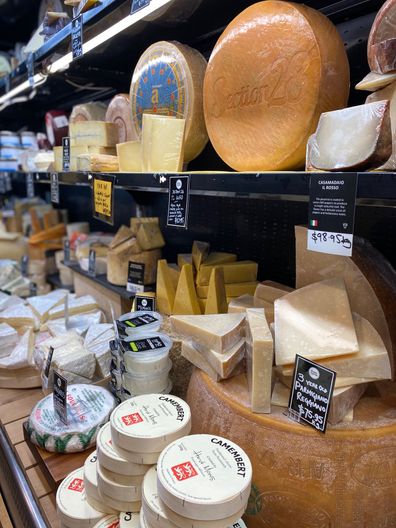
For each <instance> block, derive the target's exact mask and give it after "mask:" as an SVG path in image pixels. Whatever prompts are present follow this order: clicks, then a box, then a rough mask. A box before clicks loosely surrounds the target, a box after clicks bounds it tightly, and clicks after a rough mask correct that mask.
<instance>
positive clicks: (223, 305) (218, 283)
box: [205, 268, 228, 314]
mask: <svg viewBox="0 0 396 528" xmlns="http://www.w3.org/2000/svg"><path fill="white" fill-rule="evenodd" d="M227 311H228V305H227V295H226V290H225V285H224V272H223V268H213V270H212V273H211V275H210V281H209V290H208V297H207V300H206V306H205V314H221V313H227Z"/></svg>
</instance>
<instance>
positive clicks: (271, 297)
mask: <svg viewBox="0 0 396 528" xmlns="http://www.w3.org/2000/svg"><path fill="white" fill-rule="evenodd" d="M293 290H294V288H290V287H289V286H285V285H283V284H280V283H279V282H274V281H264V282H260V284H258V285H257V288H256V291H255V292H254V297H255V298H258V299H261V300H263V301H266V302H268V303H274V302H275V301H276V299H279V298H280V297H283V296H284V295H286V294H287V293H290V292H292V291H293Z"/></svg>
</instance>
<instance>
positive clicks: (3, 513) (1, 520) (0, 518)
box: [0, 494, 13, 528]
mask: <svg viewBox="0 0 396 528" xmlns="http://www.w3.org/2000/svg"><path fill="white" fill-rule="evenodd" d="M0 528H13V526H12V522H11V519H10V516H9V515H8V511H7V508H6V505H5V504H4V501H3V497H2V496H1V494H0Z"/></svg>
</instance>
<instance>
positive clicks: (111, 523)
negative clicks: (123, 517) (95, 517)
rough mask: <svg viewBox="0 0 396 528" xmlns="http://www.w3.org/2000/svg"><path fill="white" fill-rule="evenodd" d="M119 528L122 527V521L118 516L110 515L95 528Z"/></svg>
mask: <svg viewBox="0 0 396 528" xmlns="http://www.w3.org/2000/svg"><path fill="white" fill-rule="evenodd" d="M119 527H120V520H119V518H118V515H108V516H107V517H105V518H104V519H102V520H101V521H99V522H98V523H97V524H95V526H94V528H119Z"/></svg>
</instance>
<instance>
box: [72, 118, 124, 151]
mask: <svg viewBox="0 0 396 528" xmlns="http://www.w3.org/2000/svg"><path fill="white" fill-rule="evenodd" d="M69 132H70V142H71V145H72V146H73V145H76V146H85V145H87V146H88V145H90V146H99V147H115V146H116V144H117V143H118V129H117V126H116V125H115V124H114V123H105V122H104V121H77V122H76V123H70V125H69Z"/></svg>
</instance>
